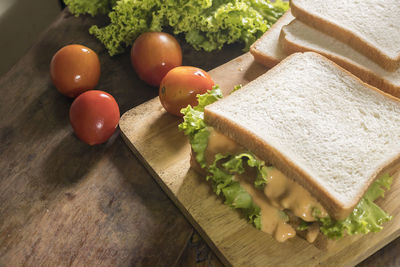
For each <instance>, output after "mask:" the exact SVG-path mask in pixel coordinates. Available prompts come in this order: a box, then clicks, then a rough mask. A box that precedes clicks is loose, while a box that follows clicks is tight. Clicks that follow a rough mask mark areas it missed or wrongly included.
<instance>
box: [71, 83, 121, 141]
mask: <svg viewBox="0 0 400 267" xmlns="http://www.w3.org/2000/svg"><path fill="white" fill-rule="evenodd" d="M119 116H120V114H119V108H118V104H117V102H116V101H115V99H114V97H112V96H111V95H110V94H108V93H106V92H103V91H98V90H90V91H87V92H84V93H82V94H81V95H79V96H78V97H77V98H76V99H75V100H74V102H72V105H71V108H70V110H69V120H70V122H71V125H72V128H73V129H74V132H75V134H76V135H77V136H78V137H79V139H81V140H82V141H83V142H85V143H87V144H89V145H95V144H101V143H104V142H105V141H107V140H108V138H110V137H111V135H112V134H113V133H114V131H115V129H116V128H117V126H118V122H119Z"/></svg>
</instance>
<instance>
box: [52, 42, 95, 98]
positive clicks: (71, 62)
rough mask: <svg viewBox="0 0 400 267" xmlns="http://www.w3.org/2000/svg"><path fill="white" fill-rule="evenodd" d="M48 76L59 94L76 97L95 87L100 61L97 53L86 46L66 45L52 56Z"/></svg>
mask: <svg viewBox="0 0 400 267" xmlns="http://www.w3.org/2000/svg"><path fill="white" fill-rule="evenodd" d="M50 76H51V79H52V80H53V84H54V86H55V87H56V88H57V90H58V91H59V92H60V93H61V94H63V95H66V96H69V97H76V96H78V95H79V94H81V93H82V92H85V91H87V90H90V89H93V88H95V87H96V85H97V83H98V81H99V78H100V61H99V58H98V56H97V54H96V53H95V52H94V51H93V50H92V49H90V48H88V47H86V46H83V45H77V44H73V45H67V46H64V47H63V48H61V49H60V50H58V51H57V53H56V54H55V55H54V56H53V58H52V60H51V63H50Z"/></svg>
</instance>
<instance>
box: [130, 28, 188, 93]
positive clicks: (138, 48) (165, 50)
mask: <svg viewBox="0 0 400 267" xmlns="http://www.w3.org/2000/svg"><path fill="white" fill-rule="evenodd" d="M131 63H132V66H133V68H134V69H135V71H136V73H137V74H138V75H139V78H140V79H141V80H143V81H145V82H146V83H148V84H150V85H152V86H159V85H160V82H161V80H162V78H163V77H164V76H165V74H167V72H168V71H169V70H171V69H172V68H174V67H177V66H180V65H182V50H181V46H180V45H179V43H178V41H177V40H176V39H175V38H174V37H173V36H172V35H170V34H168V33H164V32H146V33H143V34H141V35H140V36H139V37H138V38H137V39H136V40H135V42H134V43H133V46H132V49H131Z"/></svg>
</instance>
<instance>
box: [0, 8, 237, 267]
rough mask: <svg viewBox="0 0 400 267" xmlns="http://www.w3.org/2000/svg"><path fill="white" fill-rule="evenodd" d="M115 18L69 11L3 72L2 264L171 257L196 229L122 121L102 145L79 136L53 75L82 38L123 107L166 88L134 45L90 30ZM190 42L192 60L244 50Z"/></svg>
mask: <svg viewBox="0 0 400 267" xmlns="http://www.w3.org/2000/svg"><path fill="white" fill-rule="evenodd" d="M106 21H107V18H105V17H103V18H101V17H99V18H91V17H86V16H82V17H79V18H76V17H74V16H72V15H70V14H69V13H68V11H67V10H66V11H64V12H62V13H61V14H60V16H59V17H58V19H57V20H56V21H55V22H54V23H53V24H52V25H51V26H50V27H49V29H48V30H47V31H46V32H45V33H43V34H42V35H41V36H40V37H39V38H38V41H37V43H36V44H35V45H34V46H33V47H32V48H31V49H30V50H29V52H28V53H27V54H26V55H25V56H24V57H23V58H22V59H21V60H20V61H19V62H18V63H17V64H16V65H15V66H14V67H13V68H12V69H11V70H10V71H9V72H8V73H7V74H6V75H4V76H3V77H1V79H0V90H1V93H2V97H1V98H0V114H1V117H0V266H71V265H72V266H131V265H134V266H160V265H166V266H170V265H173V264H175V263H176V261H177V259H178V257H179V256H180V255H181V253H182V251H183V249H184V248H185V246H186V244H187V241H188V239H189V238H190V236H191V234H192V232H193V228H192V226H191V225H190V224H189V223H188V222H187V220H186V219H185V218H184V216H182V214H181V213H180V212H179V210H178V209H177V208H176V207H175V206H174V205H173V203H172V202H171V201H170V200H169V198H168V197H167V196H166V195H165V194H164V193H163V192H162V190H161V189H160V187H159V186H157V184H156V183H155V182H154V180H153V179H152V177H151V175H149V173H148V172H147V171H146V169H145V168H144V167H143V165H142V164H141V163H140V162H139V161H138V159H137V158H136V157H135V156H134V155H133V154H132V153H131V151H130V150H129V149H128V148H127V146H126V145H125V143H124V142H123V141H122V139H121V138H120V137H119V131H117V132H116V133H115V134H114V135H113V137H112V138H111V139H110V140H109V141H108V142H107V143H105V144H103V145H98V146H93V147H91V146H88V145H86V144H84V143H82V142H81V141H79V140H78V139H77V138H76V137H75V135H74V134H73V131H72V128H71V127H70V124H69V121H68V112H69V107H70V104H71V103H72V100H71V99H68V98H66V97H64V96H62V95H60V94H59V93H58V92H57V91H56V89H55V88H54V87H53V85H52V83H51V79H50V76H49V64H50V60H51V57H52V56H53V54H54V53H55V52H56V51H57V50H58V49H60V48H61V47H62V46H64V45H67V44H71V43H78V44H83V45H86V46H88V47H90V48H92V49H93V50H94V51H96V52H97V53H98V55H99V57H100V62H101V68H102V71H101V78H100V82H99V85H98V86H97V89H100V90H104V91H107V92H109V93H110V94H112V95H113V96H114V97H115V99H116V100H117V102H118V104H119V107H120V110H121V114H122V113H123V112H125V111H127V110H129V109H131V108H133V107H135V106H137V105H139V104H141V103H143V102H145V101H147V100H149V99H152V98H153V97H155V96H156V95H157V94H158V90H157V88H152V87H149V86H147V85H145V84H144V83H143V82H142V81H140V80H139V79H138V77H137V75H136V74H135V73H134V71H133V69H132V67H131V65H130V59H129V49H128V50H127V52H126V53H124V54H122V55H119V56H115V57H112V58H111V57H110V56H109V55H108V54H107V52H106V51H105V49H104V48H103V47H102V45H101V44H100V43H99V42H98V41H97V40H96V39H95V38H94V37H92V36H90V35H89V34H88V29H89V27H90V25H92V24H98V25H104V24H105V22H106ZM181 41H182V40H181ZM182 48H183V51H184V58H183V61H184V64H188V65H196V66H199V67H202V68H204V69H206V70H208V69H211V68H214V67H216V66H218V65H220V64H222V63H224V62H226V61H228V60H229V59H231V58H232V57H235V56H237V55H239V54H240V53H241V50H240V49H241V48H240V47H239V46H233V47H230V48H229V49H228V50H225V51H218V52H215V53H205V52H197V51H194V50H193V49H192V48H190V47H189V46H188V45H186V44H184V43H182Z"/></svg>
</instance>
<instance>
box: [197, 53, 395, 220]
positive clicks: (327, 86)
mask: <svg viewBox="0 0 400 267" xmlns="http://www.w3.org/2000/svg"><path fill="white" fill-rule="evenodd" d="M204 119H205V121H206V123H207V124H208V125H211V126H213V127H215V128H216V129H217V130H218V131H220V132H222V133H223V134H225V135H227V136H228V137H230V138H232V139H233V140H235V141H236V142H238V143H239V144H241V145H242V146H244V147H246V148H247V149H248V150H249V151H252V152H253V153H255V154H256V155H257V156H258V157H260V158H261V159H264V160H265V161H266V162H268V163H269V164H272V165H274V166H276V167H277V168H278V169H280V170H281V171H282V172H284V173H285V174H286V175H287V176H288V177H291V178H293V179H294V180H295V181H297V182H298V183H300V184H301V185H302V186H303V187H305V188H306V189H307V190H309V191H310V193H311V194H312V195H313V196H315V197H316V199H317V200H318V201H319V202H320V203H321V204H322V205H323V206H324V207H325V208H326V209H327V211H328V212H329V214H330V215H331V216H332V217H334V218H336V219H341V218H344V217H346V216H347V215H348V214H349V213H350V212H351V211H352V210H353V208H354V207H355V205H356V204H357V203H358V202H359V200H360V199H361V197H362V196H363V195H364V193H365V191H366V190H367V189H368V187H369V186H370V184H371V183H372V182H373V181H374V180H375V179H376V178H377V176H379V175H380V174H382V173H383V172H384V171H386V168H389V167H392V166H393V165H395V164H397V163H399V161H400V100H399V99H397V98H395V97H392V96H390V95H388V94H385V93H383V92H382V91H380V90H377V89H376V88H374V87H371V86H369V85H367V84H365V83H363V82H362V81H361V80H359V79H358V78H356V77H355V76H354V75H352V74H351V73H349V72H347V71H345V70H344V69H342V68H341V67H339V66H338V65H336V64H335V63H333V62H332V61H330V60H328V59H327V58H325V57H323V56H321V55H319V54H316V53H313V52H308V53H296V54H292V55H291V56H289V57H287V58H286V59H284V60H283V61H282V62H281V63H279V64H278V65H277V66H275V67H274V68H272V69H271V70H269V71H268V72H266V73H265V74H263V75H261V76H260V77H259V78H257V79H256V80H254V81H252V82H250V83H249V84H247V85H245V86H244V87H243V88H242V89H240V90H238V91H235V92H234V93H232V94H231V95H228V96H226V97H225V98H224V99H222V100H220V101H217V102H215V103H213V104H211V105H209V106H207V107H206V108H205V114H204Z"/></svg>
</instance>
